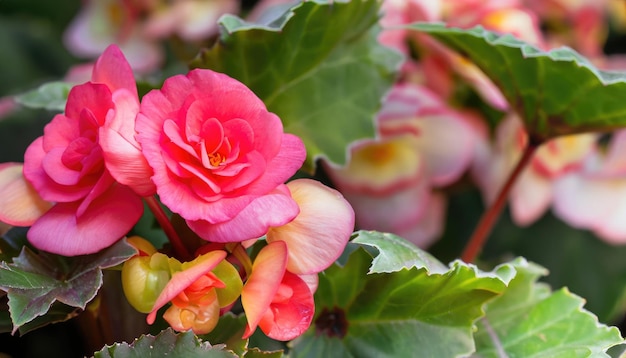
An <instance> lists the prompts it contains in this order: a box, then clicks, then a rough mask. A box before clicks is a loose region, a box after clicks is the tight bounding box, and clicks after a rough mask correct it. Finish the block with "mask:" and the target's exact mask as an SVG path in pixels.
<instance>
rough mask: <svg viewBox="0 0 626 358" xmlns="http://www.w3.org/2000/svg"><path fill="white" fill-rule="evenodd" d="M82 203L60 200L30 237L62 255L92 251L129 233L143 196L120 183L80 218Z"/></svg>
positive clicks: (37, 222)
mask: <svg viewBox="0 0 626 358" xmlns="http://www.w3.org/2000/svg"><path fill="white" fill-rule="evenodd" d="M79 206H80V202H70V203H57V204H56V205H55V206H53V207H52V208H51V209H50V210H48V211H47V212H46V213H45V214H44V215H43V216H42V217H40V218H39V219H38V220H37V221H36V222H35V223H34V224H33V226H32V227H31V228H30V229H29V231H28V234H27V237H28V240H29V241H30V242H31V243H32V244H33V245H34V246H35V247H37V248H39V249H41V250H44V251H48V252H52V253H55V254H59V255H64V256H76V255H84V254H92V253H95V252H98V251H100V250H101V249H103V248H106V247H108V246H110V245H112V244H113V243H115V242H116V241H118V240H119V239H121V238H122V237H123V236H124V235H126V233H128V231H129V230H130V229H131V228H132V227H133V225H135V223H137V221H138V220H139V218H140V217H141V215H142V213H143V204H142V202H141V199H140V198H139V197H138V196H136V195H135V194H134V193H133V191H132V190H130V189H129V188H127V187H124V186H120V185H114V186H112V187H110V188H109V189H108V190H107V191H106V192H105V193H103V194H102V195H101V196H99V197H98V198H97V199H95V200H94V201H93V202H91V205H90V206H89V207H88V208H87V209H86V211H85V212H84V213H83V215H81V217H80V218H78V219H77V217H76V212H77V210H78V208H79Z"/></svg>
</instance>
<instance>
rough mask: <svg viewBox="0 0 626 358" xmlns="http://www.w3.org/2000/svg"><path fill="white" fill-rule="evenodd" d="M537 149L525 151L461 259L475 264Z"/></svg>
mask: <svg viewBox="0 0 626 358" xmlns="http://www.w3.org/2000/svg"><path fill="white" fill-rule="evenodd" d="M537 147H538V145H536V144H532V143H529V144H528V145H527V146H526V148H525V149H524V152H523V153H522V157H521V158H520V159H519V161H518V162H517V165H516V166H515V168H514V169H513V172H512V173H511V175H509V178H508V179H507V181H506V183H504V186H503V187H502V189H500V192H499V193H498V196H497V197H496V201H495V202H494V203H493V204H492V205H491V207H489V209H488V210H487V211H486V212H485V213H484V214H483V216H482V217H481V218H480V221H479V222H478V226H476V229H475V230H474V233H473V234H472V236H471V237H470V239H469V241H468V242H467V245H465V249H464V250H463V253H462V254H461V259H462V260H463V261H465V262H468V263H469V262H473V261H474V260H475V259H476V256H478V253H479V252H480V251H481V250H482V248H483V246H484V245H485V242H486V241H487V237H489V234H490V233H491V230H492V229H493V226H494V225H495V223H496V221H497V220H498V218H499V217H500V213H502V209H503V208H504V205H505V204H506V202H507V199H508V197H509V193H510V192H511V188H513V184H515V181H516V180H517V178H518V177H519V176H520V174H521V173H522V170H523V169H524V168H526V165H527V164H528V163H529V162H530V159H531V158H532V157H533V154H534V153H535V150H536V149H537Z"/></svg>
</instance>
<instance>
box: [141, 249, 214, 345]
mask: <svg viewBox="0 0 626 358" xmlns="http://www.w3.org/2000/svg"><path fill="white" fill-rule="evenodd" d="M225 258H226V251H222V250H217V251H211V252H209V253H206V254H204V255H202V256H199V257H198V258H196V259H195V260H194V261H191V262H188V263H184V264H183V266H182V270H181V271H178V272H175V273H174V274H173V275H172V278H171V279H170V281H169V282H168V283H167V285H165V287H164V288H163V291H161V293H160V294H159V297H157V299H156V301H155V303H154V306H153V307H152V311H151V312H150V313H149V314H148V317H147V318H146V320H147V322H148V324H153V323H154V321H155V319H156V314H157V311H158V310H159V309H160V308H161V307H163V306H165V305H166V304H167V303H169V302H172V305H171V306H170V307H169V308H168V309H167V311H166V312H165V313H164V314H163V318H165V320H166V321H167V322H168V323H169V324H170V326H172V328H174V329H175V330H177V331H186V330H189V329H191V330H192V331H193V332H194V333H196V334H206V333H209V332H211V331H212V330H213V328H215V326H216V325H217V321H218V320H219V313H220V307H221V305H220V302H219V299H218V295H217V292H216V289H220V288H226V285H225V284H224V282H222V281H221V280H220V279H219V278H218V277H217V276H216V275H215V274H214V273H212V272H211V270H213V269H215V268H216V267H217V265H218V264H219V263H220V262H221V261H223V260H224V259H225Z"/></svg>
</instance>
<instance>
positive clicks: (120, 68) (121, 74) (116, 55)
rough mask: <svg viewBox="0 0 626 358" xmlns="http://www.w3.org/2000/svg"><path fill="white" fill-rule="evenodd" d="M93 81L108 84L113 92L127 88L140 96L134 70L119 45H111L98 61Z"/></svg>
mask: <svg viewBox="0 0 626 358" xmlns="http://www.w3.org/2000/svg"><path fill="white" fill-rule="evenodd" d="M91 81H92V82H94V83H102V84H105V85H107V87H109V89H110V90H111V92H114V91H117V90H119V89H125V90H128V91H130V93H131V94H132V95H133V96H134V97H135V98H138V95H137V85H136V84H135V77H134V75H133V70H132V69H131V68H130V65H129V64H128V61H126V57H124V54H123V53H122V51H121V50H120V48H119V47H117V45H109V47H107V48H106V49H105V50H104V52H103V53H102V55H100V57H99V58H98V60H97V61H96V64H95V65H94V67H93V73H92V75H91Z"/></svg>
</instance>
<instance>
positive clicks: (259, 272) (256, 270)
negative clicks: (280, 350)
mask: <svg viewBox="0 0 626 358" xmlns="http://www.w3.org/2000/svg"><path fill="white" fill-rule="evenodd" d="M287 251H288V249H287V245H286V244H285V243H284V242H283V241H274V242H271V243H269V244H268V245H267V246H266V247H264V248H263V249H261V251H260V252H259V254H258V255H257V257H256V258H255V260H254V263H253V264H252V273H251V274H250V277H249V278H248V281H247V282H246V284H245V285H244V287H243V290H242V292H241V303H242V305H243V308H244V311H245V312H246V318H247V319H248V325H247V326H246V330H245V332H244V335H243V338H248V337H250V336H251V335H252V333H254V331H255V330H256V327H257V326H258V327H260V328H261V330H262V331H263V333H265V334H266V335H267V336H268V337H270V338H272V339H276V340H280V341H288V340H291V339H294V338H296V337H298V336H300V335H301V334H302V333H304V331H306V330H307V329H308V328H309V326H310V325H311V321H312V320H313V314H314V312H315V303H314V302H313V294H312V292H311V290H310V289H309V287H308V285H307V283H306V282H304V281H303V279H301V278H300V277H298V276H297V275H295V274H293V273H291V272H289V271H286V268H287V257H288V252H287Z"/></svg>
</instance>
